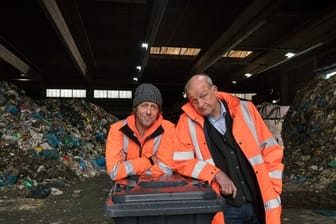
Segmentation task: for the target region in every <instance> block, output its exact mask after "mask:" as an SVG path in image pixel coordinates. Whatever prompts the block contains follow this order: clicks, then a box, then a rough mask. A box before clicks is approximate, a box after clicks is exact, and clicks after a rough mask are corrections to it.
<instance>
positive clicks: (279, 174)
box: [268, 170, 282, 179]
mask: <svg viewBox="0 0 336 224" xmlns="http://www.w3.org/2000/svg"><path fill="white" fill-rule="evenodd" d="M268 176H269V177H270V178H276V179H282V171H280V170H275V171H271V172H268Z"/></svg>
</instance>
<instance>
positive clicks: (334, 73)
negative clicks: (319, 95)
mask: <svg viewBox="0 0 336 224" xmlns="http://www.w3.org/2000/svg"><path fill="white" fill-rule="evenodd" d="M334 75H336V72H330V73H328V74H326V75H325V78H326V79H329V78H330V77H331V76H334Z"/></svg>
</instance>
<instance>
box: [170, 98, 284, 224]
mask: <svg viewBox="0 0 336 224" xmlns="http://www.w3.org/2000/svg"><path fill="white" fill-rule="evenodd" d="M217 97H218V98H219V99H220V100H223V101H225V102H226V103H227V106H228V109H229V112H230V115H231V117H232V134H233V136H234V138H235V140H236V142H237V143H238V145H239V146H240V148H241V150H242V151H243V153H244V155H245V156H246V158H247V159H248V161H249V163H250V164H251V166H252V167H253V170H254V173H255V175H256V177H257V180H258V184H259V188H260V192H261V195H262V200H263V204H264V209H265V215H266V217H265V220H266V223H267V224H280V220H281V217H280V216H281V200H280V194H281V191H282V172H283V169H284V166H283V164H282V157H283V148H282V147H281V146H280V145H279V144H278V143H277V142H276V140H275V139H274V138H273V137H272V134H271V133H270V131H269V129H268V128H267V126H266V125H265V123H264V121H263V119H262V117H261V116H260V114H259V112H258V110H257V109H256V107H255V106H254V105H253V104H252V103H251V102H248V101H243V100H239V99H238V98H236V97H234V96H232V95H231V94H228V93H224V92H218V93H217ZM182 110H183V111H184V113H183V114H181V116H180V118H179V121H178V123H177V125H176V135H175V143H174V144H175V147H174V150H175V152H174V155H173V160H174V163H175V168H176V169H177V171H178V172H179V173H181V174H182V175H185V176H190V177H193V178H197V179H201V180H207V181H208V182H209V183H211V185H212V187H213V189H214V190H215V191H216V192H217V193H218V194H219V186H218V184H217V183H216V181H213V179H214V176H215V175H216V173H217V172H219V168H217V167H216V166H215V164H214V161H213V159H212V156H211V153H210V151H209V148H208V145H207V143H206V137H205V134H204V130H203V128H204V118H203V116H201V115H199V114H198V113H197V112H196V111H195V110H194V108H193V107H192V105H191V104H190V103H186V104H185V105H184V106H183V107H182ZM224 215H225V214H224ZM212 223H213V224H214V223H216V224H217V223H218V224H219V223H221V224H223V223H224V217H223V213H222V212H218V213H217V214H216V215H215V217H214V219H213V221H212Z"/></svg>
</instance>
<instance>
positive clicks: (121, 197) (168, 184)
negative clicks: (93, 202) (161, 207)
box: [111, 174, 217, 203]
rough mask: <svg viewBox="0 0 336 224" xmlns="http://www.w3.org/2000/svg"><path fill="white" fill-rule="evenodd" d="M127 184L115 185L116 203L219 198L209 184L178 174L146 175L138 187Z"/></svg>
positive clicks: (141, 177)
mask: <svg viewBox="0 0 336 224" xmlns="http://www.w3.org/2000/svg"><path fill="white" fill-rule="evenodd" d="M125 183H126V184H125ZM127 183H128V182H127V181H124V180H121V181H117V182H116V183H115V186H114V188H113V189H112V192H111V198H112V201H113V202H114V203H129V202H150V201H176V200H180V201H181V200H209V199H215V198H216V197H217V194H216V193H215V192H214V191H213V190H212V188H211V187H210V186H209V184H208V183H207V182H205V181H199V180H196V179H192V178H186V177H182V176H181V175H178V174H173V175H169V176H156V177H155V176H149V175H144V176H140V177H139V179H138V182H137V184H136V185H132V186H131V185H128V184H127Z"/></svg>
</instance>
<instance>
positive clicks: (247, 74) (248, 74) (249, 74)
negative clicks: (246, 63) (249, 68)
mask: <svg viewBox="0 0 336 224" xmlns="http://www.w3.org/2000/svg"><path fill="white" fill-rule="evenodd" d="M244 76H245V77H246V78H250V77H251V76H252V74H251V73H246V74H245V75H244Z"/></svg>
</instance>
